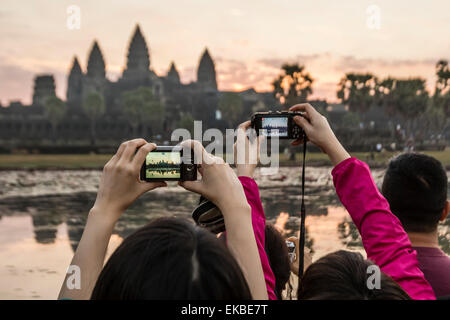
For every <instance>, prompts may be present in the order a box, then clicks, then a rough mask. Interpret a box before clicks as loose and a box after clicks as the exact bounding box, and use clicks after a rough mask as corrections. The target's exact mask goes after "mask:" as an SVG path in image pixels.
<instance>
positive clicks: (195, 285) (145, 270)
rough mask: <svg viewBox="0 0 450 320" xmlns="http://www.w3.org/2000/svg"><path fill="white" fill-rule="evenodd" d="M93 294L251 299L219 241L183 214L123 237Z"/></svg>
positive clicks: (101, 296) (105, 296)
mask: <svg viewBox="0 0 450 320" xmlns="http://www.w3.org/2000/svg"><path fill="white" fill-rule="evenodd" d="M91 298H92V299H118V300H127V299H180V300H182V299H188V300H191V299H192V300H197V299H212V300H218V299H219V300H220V299H251V294H250V290H249V287H248V285H247V282H246V280H245V278H244V275H243V273H242V271H241V269H240V267H239V265H238V263H237V261H236V260H235V259H234V257H233V256H232V255H231V253H230V252H229V250H228V249H227V247H226V246H225V244H224V243H223V242H222V241H218V240H217V239H216V237H215V236H214V235H213V234H212V233H211V232H209V231H207V230H205V229H202V228H200V227H197V226H195V225H193V224H192V223H190V222H189V221H187V220H184V219H176V218H161V219H157V220H155V221H153V222H151V223H150V224H148V225H146V226H145V227H143V228H141V229H139V230H137V231H136V232H134V233H133V234H132V235H130V236H129V237H127V238H126V239H125V240H124V241H123V242H122V243H121V245H120V246H119V247H118V248H117V249H116V250H115V252H114V253H113V254H112V255H111V257H110V258H109V260H108V262H107V263H106V265H105V267H104V268H103V270H102V272H101V273H100V276H99V278H98V280H97V283H96V285H95V288H94V290H93V293H92V297H91Z"/></svg>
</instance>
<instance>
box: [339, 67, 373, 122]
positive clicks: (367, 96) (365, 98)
mask: <svg viewBox="0 0 450 320" xmlns="http://www.w3.org/2000/svg"><path fill="white" fill-rule="evenodd" d="M376 86H377V78H376V77H375V76H374V75H372V74H370V73H365V74H359V73H347V74H346V75H345V77H344V78H342V79H341V80H340V82H339V89H338V92H337V97H338V99H340V100H341V102H342V103H343V104H345V105H347V106H348V107H349V109H350V111H352V112H360V113H365V112H366V111H368V110H369V109H370V107H371V106H372V105H373V104H374V102H375V93H376Z"/></svg>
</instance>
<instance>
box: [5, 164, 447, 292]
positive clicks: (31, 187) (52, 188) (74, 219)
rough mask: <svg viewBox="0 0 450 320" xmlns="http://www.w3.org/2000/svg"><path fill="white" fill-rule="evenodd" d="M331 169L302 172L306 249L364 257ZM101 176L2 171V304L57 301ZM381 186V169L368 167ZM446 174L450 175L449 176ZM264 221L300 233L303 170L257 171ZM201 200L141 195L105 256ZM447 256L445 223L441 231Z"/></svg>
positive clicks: (162, 192)
mask: <svg viewBox="0 0 450 320" xmlns="http://www.w3.org/2000/svg"><path fill="white" fill-rule="evenodd" d="M330 172H331V168H326V167H323V168H307V179H306V180H307V181H306V192H307V196H306V207H307V219H306V227H307V245H308V246H309V247H310V248H311V249H312V252H313V261H314V260H317V259H318V258H320V257H321V256H323V255H325V254H327V253H329V252H332V251H335V250H339V249H349V250H356V251H359V252H361V253H363V249H362V245H361V240H360V237H359V235H358V232H357V230H356V228H355V226H354V225H353V223H351V220H350V218H349V216H348V214H347V212H346V211H345V209H344V208H343V207H342V205H341V204H340V202H339V199H338V198H337V196H336V193H335V191H334V188H333V184H332V179H331V174H330ZM100 174H101V172H100V171H1V172H0V299H56V297H57V295H58V292H59V289H60V287H61V283H62V281H63V279H64V274H65V271H66V269H67V267H68V265H69V263H70V261H71V259H72V256H73V253H74V250H75V249H76V247H77V245H78V241H79V240H80V237H81V234H82V232H83V228H84V224H85V222H86V216H87V214H88V212H89V209H90V208H91V206H92V205H93V203H94V200H95V196H96V191H97V188H98V183H99V179H100ZM372 174H373V176H374V178H375V181H376V182H377V184H380V182H381V179H382V176H383V170H373V171H372ZM447 176H450V174H449V173H448V174H447ZM256 181H257V182H258V185H259V187H260V193H261V198H262V202H263V206H264V209H265V212H266V216H267V221H268V222H269V223H276V224H277V225H278V226H279V227H281V228H282V229H283V230H285V233H286V235H291V234H295V233H296V231H297V230H298V221H299V220H298V213H299V208H300V169H298V168H280V169H279V172H277V173H270V174H268V173H267V172H264V171H261V170H258V171H257V174H256ZM198 198H199V196H198V195H196V194H193V193H190V192H187V191H185V190H184V189H182V188H181V187H178V186H177V185H176V184H175V183H169V187H168V188H166V189H158V190H154V191H152V192H150V193H148V194H146V195H144V196H142V197H141V198H140V199H139V200H138V201H137V202H136V203H135V204H134V205H133V206H132V207H131V208H129V210H127V211H126V212H125V213H124V215H123V216H122V217H121V219H120V220H119V222H118V224H117V225H116V228H115V230H114V234H113V236H112V238H111V240H110V244H109V247H108V253H107V255H110V254H111V252H112V251H113V250H114V249H115V248H116V247H117V246H118V245H119V244H120V243H121V241H122V239H124V238H125V237H127V236H128V235H129V234H131V233H132V232H134V231H135V230H136V229H138V228H139V227H141V226H142V225H144V224H146V223H148V222H149V221H150V220H152V219H154V218H157V217H163V216H168V215H171V216H179V217H190V215H191V212H192V209H193V208H194V207H195V204H196V203H197V202H198ZM439 242H440V245H441V247H442V249H443V250H444V251H445V252H446V253H447V254H449V255H450V219H447V221H446V223H445V224H443V225H441V226H440V227H439Z"/></svg>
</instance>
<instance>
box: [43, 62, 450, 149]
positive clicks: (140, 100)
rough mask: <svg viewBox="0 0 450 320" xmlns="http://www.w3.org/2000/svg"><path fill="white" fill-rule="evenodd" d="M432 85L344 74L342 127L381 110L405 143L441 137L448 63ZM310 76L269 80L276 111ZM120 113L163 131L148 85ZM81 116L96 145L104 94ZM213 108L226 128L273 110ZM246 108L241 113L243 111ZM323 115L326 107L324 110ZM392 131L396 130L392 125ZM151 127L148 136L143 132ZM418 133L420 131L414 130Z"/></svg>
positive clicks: (287, 73) (226, 99)
mask: <svg viewBox="0 0 450 320" xmlns="http://www.w3.org/2000/svg"><path fill="white" fill-rule="evenodd" d="M436 79H437V80H436V83H435V86H434V92H433V93H430V92H428V91H427V87H426V80H425V79H422V78H420V77H412V78H408V79H397V78H393V77H387V78H383V79H381V78H378V77H376V76H375V75H374V74H371V73H347V74H345V76H344V77H342V79H341V80H340V81H339V83H338V84H337V92H336V95H337V98H338V100H339V101H340V102H341V103H342V104H344V105H345V106H346V108H348V112H347V114H346V115H345V116H344V119H343V123H344V125H345V126H348V127H357V126H358V125H359V124H360V123H363V122H364V121H365V116H366V113H367V112H368V111H369V110H370V109H371V108H379V110H380V111H381V112H384V113H385V114H386V115H387V116H389V117H392V118H396V119H400V121H401V122H402V123H403V131H404V132H405V136H406V138H407V139H409V138H410V137H414V136H417V134H419V133H420V134H422V135H430V134H434V135H439V134H442V133H443V132H444V131H445V130H446V128H447V126H448V125H449V118H450V69H449V65H448V61H446V60H440V61H438V62H437V64H436ZM313 84H314V79H313V77H312V76H311V75H310V74H309V72H307V70H306V68H305V66H303V65H300V64H284V65H283V66H282V67H281V73H280V75H279V76H277V77H276V78H275V79H274V80H273V82H272V86H273V90H272V94H273V97H274V98H275V100H276V101H277V102H278V104H279V106H278V107H279V108H280V109H287V108H288V107H289V106H291V105H294V104H297V103H302V102H307V101H308V99H309V97H310V96H311V94H312V93H313ZM120 99H121V105H122V112H123V114H124V116H125V117H126V119H127V120H128V123H129V125H130V126H131V128H132V130H133V135H134V136H147V135H148V134H150V135H154V134H157V133H160V132H162V129H163V124H164V117H165V115H166V106H165V103H164V101H163V100H161V99H160V98H158V97H157V96H156V95H155V93H154V91H153V89H152V88H150V87H139V88H137V89H134V90H130V91H126V92H124V93H123V94H122V95H121V98H120ZM82 107H83V110H84V113H85V115H86V116H87V118H88V119H89V121H90V136H91V144H92V145H95V143H96V140H97V137H96V125H97V122H98V121H99V119H100V118H101V117H102V116H103V115H104V114H105V111H106V108H105V101H104V98H103V95H102V94H101V93H99V92H96V91H92V92H89V93H87V94H86V95H85V97H84V100H83V102H82ZM216 107H217V110H218V111H219V112H220V113H221V115H222V119H223V121H224V122H225V123H226V125H227V126H228V127H230V128H234V127H236V125H237V124H238V123H239V122H240V121H242V119H243V118H245V117H246V116H249V115H248V114H244V113H249V112H251V113H253V112H256V111H263V110H267V109H268V108H269V109H272V106H265V105H264V104H262V103H261V102H259V103H256V104H255V105H254V106H251V108H250V109H251V110H247V109H248V108H247V109H245V108H244V99H243V98H242V96H241V95H239V94H238V93H235V92H228V93H223V94H221V95H220V98H219V100H218V102H217V106H216ZM44 108H45V110H46V115H47V118H48V119H49V121H50V123H51V125H52V130H53V134H54V137H55V139H56V127H57V126H58V124H59V123H60V122H61V120H62V119H63V117H64V115H65V113H66V109H67V107H66V104H65V103H64V101H62V100H60V99H59V98H57V97H55V96H53V97H50V98H49V99H47V101H46V102H45V104H44ZM244 109H245V110H244ZM321 111H322V112H325V113H326V109H324V108H323V109H322V110H321ZM193 121H194V117H193V116H192V115H191V114H189V113H183V117H181V119H180V121H179V122H178V123H177V125H178V126H179V127H184V128H187V129H192V127H193ZM391 126H392V128H391V130H392V132H394V131H395V130H396V128H395V124H393V123H392V124H391ZM147 128H151V131H152V132H147ZM418 131H420V132H418Z"/></svg>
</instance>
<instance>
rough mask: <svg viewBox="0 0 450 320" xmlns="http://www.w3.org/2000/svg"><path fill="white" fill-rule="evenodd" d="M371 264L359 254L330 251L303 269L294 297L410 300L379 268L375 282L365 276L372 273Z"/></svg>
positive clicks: (309, 298) (369, 275) (304, 298)
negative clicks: (377, 278) (377, 281)
mask: <svg viewBox="0 0 450 320" xmlns="http://www.w3.org/2000/svg"><path fill="white" fill-rule="evenodd" d="M373 266H374V264H373V262H371V261H370V260H365V259H364V258H363V256H362V255H361V254H360V253H356V252H350V251H345V250H340V251H336V252H333V253H330V254H328V255H326V256H324V257H322V258H320V259H319V260H317V261H316V262H314V263H313V264H311V265H310V266H309V267H308V269H306V271H305V273H304V274H303V278H302V280H301V282H300V287H299V291H298V297H299V299H302V300H409V299H410V297H409V296H408V294H407V293H406V292H405V291H403V289H402V288H401V287H400V286H399V285H398V284H397V283H396V282H395V281H394V280H392V279H391V278H390V277H389V276H387V275H386V274H385V273H383V272H381V271H380V273H379V275H380V278H379V285H377V283H376V282H375V281H376V280H375V279H369V277H371V276H373V275H374V274H375V272H376V271H373V270H374V269H373ZM372 280H374V281H372ZM368 282H370V283H371V286H369V285H368ZM378 288H379V289H378Z"/></svg>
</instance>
